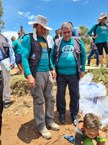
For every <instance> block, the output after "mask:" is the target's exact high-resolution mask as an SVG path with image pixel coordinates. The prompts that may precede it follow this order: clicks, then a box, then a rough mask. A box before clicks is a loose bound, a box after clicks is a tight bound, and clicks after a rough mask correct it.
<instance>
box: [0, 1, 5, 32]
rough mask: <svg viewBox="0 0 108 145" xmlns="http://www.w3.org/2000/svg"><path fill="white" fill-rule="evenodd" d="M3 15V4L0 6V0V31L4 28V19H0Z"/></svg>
mask: <svg viewBox="0 0 108 145" xmlns="http://www.w3.org/2000/svg"><path fill="white" fill-rule="evenodd" d="M2 16H3V6H2V0H0V32H1V30H2V29H3V28H4V21H3V20H2Z"/></svg>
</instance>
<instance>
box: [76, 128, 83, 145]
mask: <svg viewBox="0 0 108 145" xmlns="http://www.w3.org/2000/svg"><path fill="white" fill-rule="evenodd" d="M74 145H83V133H82V131H81V130H80V129H79V128H78V127H77V128H76V133H75V142H74Z"/></svg>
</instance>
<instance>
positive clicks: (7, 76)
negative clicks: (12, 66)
mask: <svg viewBox="0 0 108 145" xmlns="http://www.w3.org/2000/svg"><path fill="white" fill-rule="evenodd" d="M0 66H1V68H2V72H3V81H4V88H3V100H4V102H8V101H10V100H11V99H10V93H11V89H10V71H8V70H7V69H6V68H5V66H4V65H3V64H2V63H1V62H0Z"/></svg>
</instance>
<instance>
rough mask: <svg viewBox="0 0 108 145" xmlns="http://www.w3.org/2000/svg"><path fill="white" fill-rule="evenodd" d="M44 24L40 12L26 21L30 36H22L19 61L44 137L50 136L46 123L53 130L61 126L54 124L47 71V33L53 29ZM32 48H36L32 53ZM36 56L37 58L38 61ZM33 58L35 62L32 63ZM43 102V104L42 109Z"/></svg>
mask: <svg viewBox="0 0 108 145" xmlns="http://www.w3.org/2000/svg"><path fill="white" fill-rule="evenodd" d="M47 23H48V20H47V18H46V17H44V16H41V15H38V16H37V17H36V20H35V22H29V24H30V25H32V26H33V39H32V41H31V39H30V35H26V36H25V37H24V38H23V41H22V51H23V49H24V51H23V54H22V64H23V68H24V72H25V75H26V77H27V81H28V85H29V87H30V88H31V95H32V97H33V108H34V118H35V122H36V128H37V131H38V132H39V133H40V134H41V135H42V136H43V137H44V138H46V139H50V138H51V137H52V136H51V133H50V132H49V130H48V129H47V127H46V126H48V127H49V128H50V129H52V130H55V131H58V130H59V129H60V128H59V125H57V124H56V123H55V122H54V121H53V119H54V96H53V93H52V90H53V78H52V74H51V71H50V70H51V68H52V66H51V65H50V57H49V49H48V42H47V35H46V34H47V31H48V30H52V29H51V28H50V27H48V26H47ZM31 44H32V47H31ZM33 50H36V51H35V52H32V51H33ZM38 57H40V58H39V60H38V61H37V58H38ZM30 60H31V61H30ZM36 61H37V64H36V65H34V63H36ZM32 62H33V63H32ZM31 66H33V69H31ZM33 70H34V73H33ZM52 71H53V70H52ZM43 105H44V106H45V107H44V108H45V111H44V108H43Z"/></svg>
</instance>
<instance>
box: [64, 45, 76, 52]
mask: <svg viewBox="0 0 108 145" xmlns="http://www.w3.org/2000/svg"><path fill="white" fill-rule="evenodd" d="M73 49H74V47H73V46H72V45H66V46H64V47H63V48H62V52H63V53H70V52H71V53H72V52H73Z"/></svg>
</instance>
